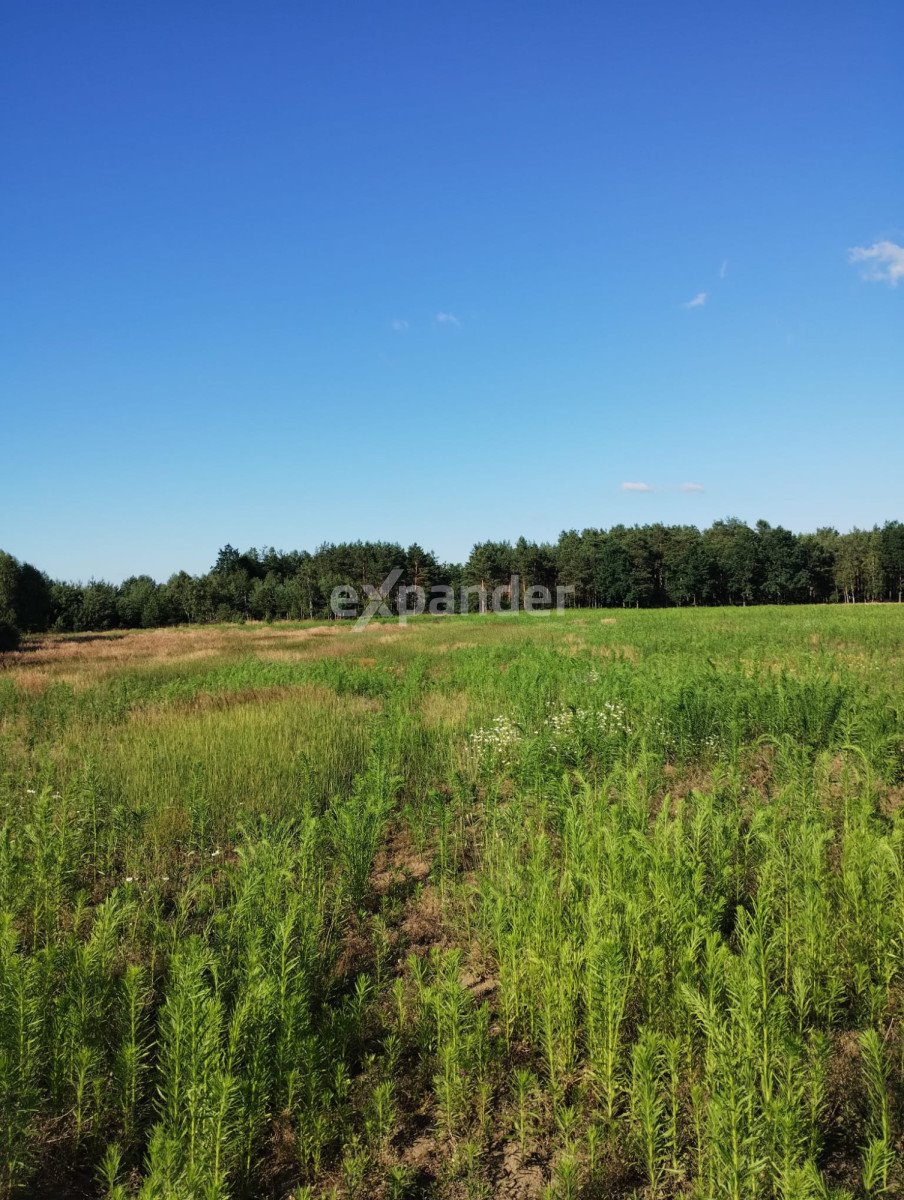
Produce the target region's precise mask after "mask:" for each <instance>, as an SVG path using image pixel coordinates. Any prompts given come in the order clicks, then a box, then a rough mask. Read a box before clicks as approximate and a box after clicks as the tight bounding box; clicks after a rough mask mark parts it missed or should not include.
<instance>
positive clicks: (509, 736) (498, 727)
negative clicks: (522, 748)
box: [470, 716, 521, 759]
mask: <svg viewBox="0 0 904 1200" xmlns="http://www.w3.org/2000/svg"><path fill="white" fill-rule="evenodd" d="M520 741H521V730H520V729H519V728H518V726H517V725H516V724H515V723H514V721H512V720H510V719H509V718H508V717H501V716H500V717H496V718H495V719H494V721H493V723H492V725H490V726H488V727H487V728H486V729H477V730H475V731H474V733H472V734H471V737H470V742H471V745H472V746H473V747H474V749H475V750H478V751H480V752H481V753H482V754H487V755H490V756H492V757H493V758H501V759H509V758H511V756H512V754H513V753H514V750H515V747H516V746H517V745H518V743H519V742H520Z"/></svg>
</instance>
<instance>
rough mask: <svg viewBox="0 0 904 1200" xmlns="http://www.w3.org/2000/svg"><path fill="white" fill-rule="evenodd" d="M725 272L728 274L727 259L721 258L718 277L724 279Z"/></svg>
mask: <svg viewBox="0 0 904 1200" xmlns="http://www.w3.org/2000/svg"><path fill="white" fill-rule="evenodd" d="M727 274H728V259H727V258H723V259H722V266H721V267H719V278H720V279H724V278H725V276H726V275H727Z"/></svg>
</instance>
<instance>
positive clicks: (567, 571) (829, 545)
mask: <svg viewBox="0 0 904 1200" xmlns="http://www.w3.org/2000/svg"><path fill="white" fill-rule="evenodd" d="M396 568H400V569H401V571H402V574H401V577H400V579H399V580H398V584H397V587H402V586H419V587H424V588H425V589H430V588H432V587H437V586H447V587H452V588H454V589H455V590H456V592H457V591H458V590H459V589H460V588H461V587H462V586H468V585H474V586H477V587H480V588H486V589H487V590H490V589H492V588H495V587H498V586H500V585H506V584H508V583H509V581H510V579H511V577H512V576H513V575H517V576H518V579H519V580H520V584H521V586H522V587H523V588H528V587H531V586H539V587H547V588H549V589H550V590H553V589H554V588H555V587H556V586H559V585H562V586H566V587H568V588H573V589H574V590H573V592H572V593H570V596H569V603H571V604H573V605H574V606H575V607H582V608H623V607H624V608H628V607H630V608H664V607H688V606H702V605H748V604H821V603H839V602H840V603H863V602H880V601H897V602H899V603H900V601H901V599H902V595H904V524H902V523H901V522H900V521H889V522H886V523H885V525H883V526H882V527H878V526H876V527H874V528H873V529H870V530H866V529H854V530H852V531H851V532H849V533H839V532H838V531H837V530H835V529H831V528H822V529H818V530H817V531H816V532H815V533H794V532H792V531H790V530H788V529H784V528H782V526H780V525H777V526H772V525H770V524H769V523H768V522H766V521H757V523H756V524H755V525H754V526H750V525H748V524H746V523H745V522H743V521H741V520H738V519H735V518H730V519H727V520H723V521H716V522H715V523H714V524H712V525H711V526H710V527H709V528H707V529H704V530H700V529H698V528H697V527H696V526H689V525H662V524H654V525H635V526H631V527H628V526H624V525H616V526H614V527H612V528H611V529H608V530H604V529H584V530H582V531H580V532H578V531H577V530H568V531H564V532H562V533H561V534H560V535H559V538H558V540H557V541H556V542H555V543H549V542H545V543H537V542H533V541H528V540H527V539H526V538H523V537H521V538H519V539H518V540H517V542H515V543H514V544H513V543H511V542H507V541H485V542H478V543H477V544H475V545H474V547H473V549H472V551H471V554H470V556H469V557H468V560H467V562H465V563H445V562H441V561H439V560H438V559H437V557H436V555H435V554H433V553H431V552H430V551H427V550H424V549H423V548H422V547H421V546H418V545H411V546H409V547H408V548H407V549H406V548H405V547H403V546H401V545H399V544H398V543H395V542H363V541H358V542H346V543H340V544H333V543H324V544H323V545H321V546H319V547H318V548H317V549H316V550H314V552H313V553H310V552H308V551H304V550H302V551H297V550H293V551H288V552H285V551H280V550H275V549H273V548H272V547H271V548H263V549H254V548H251V549H249V550H245V551H244V552H240V551H238V550H236V549H235V548H234V547H233V546H231V545H226V546H224V547H223V548H222V549H221V550H220V551H219V553H218V555H217V558H216V561H215V563H214V564H213V566H212V567H211V569H210V571H208V572H207V573H206V574H204V575H191V574H189V573H188V572H186V571H178V572H176V573H175V574H174V575H172V576H171V577H170V578H169V579H168V580H167V581H166V582H165V583H160V582H158V581H156V580H154V579H152V578H151V576H150V575H137V576H132V577H130V578H129V579H126V580H124V581H123V582H122V583H120V584H118V585H117V584H113V583H109V582H106V581H103V580H96V579H91V580H89V581H88V582H87V583H72V582H64V581H60V580H53V579H51V578H50V577H49V576H48V575H47V574H45V573H44V572H42V571H41V570H39V569H38V568H37V567H34V566H32V565H31V564H30V563H24V562H19V561H18V560H17V559H15V558H14V557H13V556H12V555H10V554H6V553H3V552H2V551H0V648H3V647H5V648H7V649H9V648H11V647H12V646H13V645H16V644H18V639H19V636H20V635H21V634H23V633H25V634H28V633H42V632H46V631H48V630H52V631H56V632H81V631H86V630H100V631H103V630H110V629H142V628H155V627H159V626H165V625H182V624H205V623H211V622H223V621H246V620H258V621H272V620H285V619H289V620H305V619H315V618H327V617H330V616H331V611H330V604H329V598H330V594H331V592H332V591H333V589H334V588H337V587H344V586H352V587H358V588H360V587H362V586H363V585H365V584H369V585H370V586H371V587H375V588H377V587H379V586H380V585H381V583H382V582H383V580H385V579H386V577H387V576H388V575H389V574H390V572H391V571H393V570H394V569H396ZM394 594H395V593H393V595H394ZM389 602H390V604H391V603H392V596H390V597H389ZM471 602H472V604H473V603H476V601H475V600H473V598H472V601H471Z"/></svg>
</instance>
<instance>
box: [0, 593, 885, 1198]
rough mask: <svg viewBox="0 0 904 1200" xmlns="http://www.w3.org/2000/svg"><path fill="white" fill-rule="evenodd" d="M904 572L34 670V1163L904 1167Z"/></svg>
mask: <svg viewBox="0 0 904 1200" xmlns="http://www.w3.org/2000/svg"><path fill="white" fill-rule="evenodd" d="M902 800H904V608H900V607H898V606H860V605H857V606H854V605H851V606H844V607H831V608H829V607H821V608H801V607H796V608H793V609H782V608H756V609H755V608H751V609H731V610H729V609H714V610H703V609H700V610H671V611H646V612H644V611H640V612H635V611H626V612H625V611H621V610H619V611H617V612H600V611H593V612H591V611H574V612H569V613H566V614H563V615H556V616H549V617H536V616H535V617H529V616H523V615H522V616H515V617H505V616H496V617H494V616H489V617H479V616H474V617H450V618H436V619H430V618H422V619H418V620H414V621H411V622H410V623H409V624H408V625H407V626H405V627H400V626H398V625H395V624H385V625H372V626H371V627H370V628H369V629H368V630H366V631H365V632H363V633H358V632H356V631H354V630H352V629H351V628H349V627H348V626H346V625H344V624H339V623H334V624H332V625H329V626H320V627H316V626H311V625H308V626H304V625H296V626H287V625H278V626H277V625H274V626H267V625H256V626H245V627H224V628H220V627H209V628H204V629H198V628H193V629H184V630H182V629H176V630H162V631H158V632H141V633H129V634H117V635H102V636H97V637H88V636H79V637H69V638H58V639H53V638H51V639H46V640H44V641H42V642H40V643H39V644H37V645H35V646H33V647H30V648H29V649H27V650H25V651H22V652H20V653H18V654H15V655H8V656H6V658H5V660H4V661H3V665H2V667H0V1194H2V1195H6V1194H13V1195H25V1196H34V1197H59V1196H73V1197H74V1196H81V1195H87V1196H97V1197H101V1196H103V1197H126V1196H140V1197H143V1198H151V1197H154V1198H158V1197H159V1198H161V1200H163V1198H164V1197H166V1198H186V1200H187V1198H189V1197H191V1198H194V1197H204V1198H206V1200H213V1198H215V1197H227V1196H229V1197H236V1198H241V1197H265V1196H272V1197H286V1196H291V1197H293V1198H298V1200H300V1198H301V1197H315V1196H336V1197H362V1198H363V1197H386V1198H387V1200H401V1198H402V1197H420V1196H425V1197H426V1196H435V1197H449V1198H451V1197H468V1198H470V1197H494V1196H500V1197H504V1198H507V1200H515V1198H517V1197H525V1198H528V1197H541V1196H542V1197H556V1198H561V1200H566V1198H568V1200H570V1198H573V1197H582V1196H583V1197H593V1196H599V1197H612V1198H621V1197H629V1196H634V1197H668V1196H682V1197H685V1196H686V1197H697V1198H698V1200H709V1198H713V1200H716V1198H720V1200H721V1198H722V1197H726V1198H733V1200H741V1198H742V1197H744V1198H746V1197H751V1198H753V1197H762V1198H763V1200H767V1198H770V1197H782V1198H785V1200H807V1198H809V1197H812V1198H816V1197H837V1198H840V1197H843V1196H848V1195H854V1196H880V1195H895V1194H901V1190H902V1187H904V1171H902V1164H901V1157H900V1150H901V1144H902V1141H901V1139H902V1135H904V1116H902V1111H904V1105H902V1101H904V1030H902V1025H901V1017H902V1012H904V1008H902V1001H904V816H902Z"/></svg>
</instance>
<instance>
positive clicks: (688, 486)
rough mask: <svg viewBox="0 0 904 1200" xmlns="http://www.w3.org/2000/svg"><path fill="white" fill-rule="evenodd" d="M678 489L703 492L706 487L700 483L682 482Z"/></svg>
mask: <svg viewBox="0 0 904 1200" xmlns="http://www.w3.org/2000/svg"><path fill="white" fill-rule="evenodd" d="M678 490H679V491H681V492H704V491H706V488H704V486H703V484H702V483H682V485H681V487H680V488H679V489H678Z"/></svg>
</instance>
